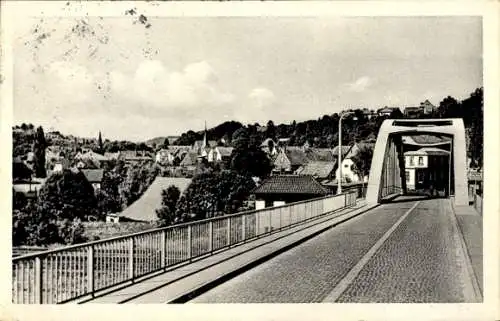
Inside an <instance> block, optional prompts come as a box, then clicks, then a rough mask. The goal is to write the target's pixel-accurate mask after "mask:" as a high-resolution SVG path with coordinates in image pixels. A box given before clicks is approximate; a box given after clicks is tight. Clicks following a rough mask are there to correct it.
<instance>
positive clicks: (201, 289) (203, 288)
mask: <svg viewBox="0 0 500 321" xmlns="http://www.w3.org/2000/svg"><path fill="white" fill-rule="evenodd" d="M378 206H380V204H372V205H368V204H367V205H365V206H364V208H363V207H362V208H360V211H359V212H358V213H355V214H353V212H354V211H355V210H354V211H352V212H349V213H345V214H344V215H349V214H353V215H351V216H348V217H345V218H342V219H341V220H339V221H337V222H335V223H333V224H331V225H328V226H327V227H324V228H322V229H320V230H318V231H316V232H314V233H312V234H309V235H307V236H304V237H302V238H300V239H298V240H296V241H294V242H292V243H290V244H289V245H287V246H285V247H282V248H280V249H277V250H274V251H271V252H270V253H268V254H265V255H264V256H262V257H261V258H259V259H257V260H255V261H252V262H250V263H246V264H243V265H242V266H240V267H238V268H236V269H235V270H233V271H231V272H228V273H225V274H223V275H221V276H218V277H216V278H215V279H213V280H211V281H208V282H206V283H204V284H202V285H200V286H197V287H196V288H194V289H191V290H189V291H187V292H186V293H184V294H182V295H180V296H177V297H176V298H173V299H170V300H168V301H166V302H164V303H186V302H188V301H190V300H192V299H194V298H196V297H197V296H199V295H201V294H203V293H205V292H207V291H209V290H211V289H213V288H215V287H216V286H218V285H220V284H222V283H224V282H226V281H228V280H230V279H232V278H234V277H236V276H238V275H240V274H242V273H244V272H246V271H248V270H250V269H252V268H254V267H255V266H257V265H259V264H262V263H264V262H266V261H268V260H270V259H272V258H274V257H276V256H278V255H279V254H281V253H284V252H286V251H288V250H290V249H292V248H294V247H296V246H297V245H300V244H301V243H304V242H306V241H308V240H310V239H312V238H314V237H316V236H318V235H319V234H322V233H324V232H326V231H327V230H329V229H331V228H333V227H335V226H337V225H339V224H342V223H344V222H346V221H349V220H351V219H353V218H355V217H358V216H359V215H361V214H364V213H366V212H368V211H370V210H372V209H374V208H376V207H378ZM336 218H339V217H334V218H332V220H334V219H336ZM311 227H312V226H311ZM273 242H274V241H273Z"/></svg>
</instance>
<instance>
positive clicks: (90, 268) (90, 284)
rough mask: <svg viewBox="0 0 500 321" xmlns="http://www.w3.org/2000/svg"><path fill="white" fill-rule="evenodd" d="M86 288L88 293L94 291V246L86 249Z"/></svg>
mask: <svg viewBox="0 0 500 321" xmlns="http://www.w3.org/2000/svg"><path fill="white" fill-rule="evenodd" d="M87 288H88V292H89V293H90V294H93V293H94V246H92V245H91V246H89V247H88V249H87Z"/></svg>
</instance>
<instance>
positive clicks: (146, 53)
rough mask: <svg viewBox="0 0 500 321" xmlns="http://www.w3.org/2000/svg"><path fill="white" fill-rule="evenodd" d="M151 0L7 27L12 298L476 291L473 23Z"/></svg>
mask: <svg viewBox="0 0 500 321" xmlns="http://www.w3.org/2000/svg"><path fill="white" fill-rule="evenodd" d="M256 5H258V3H256ZM154 6H155V2H150V3H149V4H147V5H145V4H144V3H142V4H141V3H134V2H128V3H126V5H124V4H121V5H119V6H118V5H117V6H115V7H111V8H112V9H109V8H110V7H108V10H107V11H106V14H103V15H99V12H98V11H96V10H94V11H93V12H92V13H91V14H89V13H85V6H84V5H82V2H79V1H78V2H77V1H68V2H66V1H61V2H57V3H55V4H54V3H52V7H57V10H59V11H58V12H60V14H59V15H55V14H54V15H48V14H46V13H44V12H43V8H41V7H40V13H38V14H36V10H35V11H32V12H35V14H32V15H31V14H30V15H24V16H23V17H22V18H16V19H15V20H16V22H15V24H12V25H11V26H10V35H11V42H10V50H11V62H12V66H11V76H12V79H11V82H12V99H11V103H12V105H11V109H12V114H11V116H12V123H10V124H8V131H10V132H11V133H10V132H9V133H8V134H9V135H10V134H11V136H12V143H11V144H12V150H11V156H10V157H9V160H8V162H9V163H11V164H12V172H11V184H12V187H10V186H7V187H5V188H6V192H5V194H6V195H9V194H8V193H12V198H11V199H12V202H11V211H12V212H11V213H12V216H11V217H12V220H11V221H12V225H11V235H12V237H11V240H12V243H11V245H10V250H11V253H12V255H11V261H12V265H11V268H12V269H11V270H9V273H10V277H11V303H12V304H15V305H17V304H30V305H31V304H43V305H52V304H70V305H71V304H84V305H85V304H92V303H94V304H95V303H102V304H144V303H148V304H151V303H152V304H189V303H194V304H195V305H194V306H193V305H191V306H192V307H194V308H195V309H196V306H199V305H198V304H199V303H207V304H220V303H337V304H342V303H386V304H389V303H426V304H437V303H483V302H485V301H484V296H485V290H484V288H485V286H487V285H486V282H485V277H484V275H485V268H484V266H483V262H484V260H483V259H484V256H485V253H484V249H483V238H484V234H483V227H484V224H483V218H485V217H487V216H491V215H493V216H498V213H497V212H495V211H488V209H487V207H485V206H483V197H484V196H483V190H484V189H485V188H484V184H483V181H484V180H485V173H488V170H486V171H485V165H484V164H485V157H484V152H485V151H484V150H483V147H484V146H485V145H486V142H485V130H484V128H485V116H484V115H485V114H486V113H487V112H486V111H485V110H486V109H488V108H498V106H496V107H495V106H489V107H488V108H486V106H485V103H484V101H485V100H484V98H483V96H484V93H485V92H487V91H488V90H497V91H498V87H497V88H496V89H495V88H488V87H486V86H485V84H484V72H483V70H485V68H483V67H484V39H485V38H484V37H483V36H484V23H483V22H484V21H483V17H482V16H480V15H474V14H471V15H455V16H454V15H441V16H438V15H413V16H412V15H404V16H403V15H401V16H397V15H384V16H375V15H373V16H367V15H352V14H351V15H333V14H329V15H322V14H317V15H306V16H298V15H297V16H290V15H283V16H279V15H250V14H249V15H245V14H243V15H242V14H239V15H235V14H226V15H224V14H217V15H213V14H211V15H208V14H207V15H203V14H199V13H197V14H195V15H183V14H179V15H164V14H159V12H162V11H160V8H161V6H157V7H156V8H158V9H157V11H156V12H157V14H155V10H154ZM145 7H148V8H149V9H148V10H146V9H144V8H145ZM151 7H153V10H151ZM110 12H111V14H110ZM197 12H198V11H197ZM3 107H5V106H2V108H3ZM3 125H5V123H3ZM490 139H491V138H490ZM7 150H9V149H7ZM493 156H494V155H493ZM493 158H494V157H493ZM9 163H7V165H6V166H10V164H9ZM490 177H491V176H490ZM485 194H486V195H488V196H489V195H495V191H493V192H489V191H485ZM496 195H498V193H497V194H496ZM7 201H9V200H8V199H7Z"/></svg>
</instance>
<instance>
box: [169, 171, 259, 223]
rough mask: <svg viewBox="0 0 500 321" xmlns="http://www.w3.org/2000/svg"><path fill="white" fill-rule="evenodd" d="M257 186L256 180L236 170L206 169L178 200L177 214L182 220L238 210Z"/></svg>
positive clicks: (195, 178)
mask: <svg viewBox="0 0 500 321" xmlns="http://www.w3.org/2000/svg"><path fill="white" fill-rule="evenodd" d="M254 187H255V183H254V181H253V180H252V179H251V178H250V177H248V176H242V175H239V174H237V173H236V172H233V171H228V170H223V171H220V172H215V171H214V172H206V173H202V174H199V175H197V176H195V177H194V178H193V180H192V181H191V184H189V186H188V188H187V189H186V191H185V192H184V194H183V195H182V197H181V198H180V199H179V202H178V205H177V209H176V217H177V220H178V221H180V222H186V221H192V220H199V219H205V218H208V217H213V216H216V215H219V214H230V213H235V212H237V211H239V210H241V209H242V206H243V202H244V201H245V200H246V199H247V198H248V196H249V194H250V191H251V190H252V189H253V188H254Z"/></svg>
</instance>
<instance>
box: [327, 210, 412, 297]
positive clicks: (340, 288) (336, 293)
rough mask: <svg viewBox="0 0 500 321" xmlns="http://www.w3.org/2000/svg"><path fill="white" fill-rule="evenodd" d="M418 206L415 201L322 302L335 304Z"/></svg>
mask: <svg viewBox="0 0 500 321" xmlns="http://www.w3.org/2000/svg"><path fill="white" fill-rule="evenodd" d="M418 204H420V201H417V202H416V203H415V205H413V206H412V207H411V208H410V209H409V210H408V211H406V213H404V214H403V216H401V217H400V218H399V219H398V220H397V221H396V223H394V225H393V226H392V227H391V228H390V229H389V230H388V231H387V232H385V234H384V235H383V236H382V237H381V238H380V239H379V240H378V241H377V243H375V244H374V245H373V246H372V247H371V249H370V250H369V251H368V252H366V254H365V255H364V256H363V257H362V258H361V260H359V261H358V263H356V265H355V266H354V267H353V268H352V269H351V270H350V271H349V273H347V274H346V276H345V277H344V278H343V279H342V280H340V282H339V283H338V284H337V285H336V286H335V288H334V289H333V291H332V292H330V293H329V294H328V295H327V296H326V297H325V298H324V299H323V302H332V303H333V302H336V301H337V299H338V298H339V297H340V296H341V295H342V293H344V291H345V290H347V288H348V287H349V285H350V284H351V283H352V282H353V281H354V279H355V278H356V277H357V276H358V274H359V272H361V270H362V269H363V267H364V266H365V265H366V263H368V261H369V260H370V259H371V258H372V257H373V255H375V253H376V252H377V250H378V249H379V248H380V247H381V246H382V244H384V242H385V241H386V240H387V239H388V238H389V236H391V234H392V233H393V232H394V231H395V230H396V229H397V228H398V226H399V225H400V224H401V223H402V222H403V221H404V220H405V218H406V217H407V216H408V215H410V213H411V212H412V211H413V210H414V209H415V208H416V207H417V206H418Z"/></svg>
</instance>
